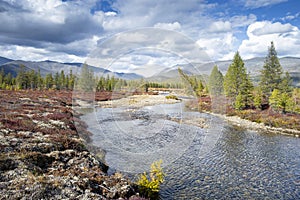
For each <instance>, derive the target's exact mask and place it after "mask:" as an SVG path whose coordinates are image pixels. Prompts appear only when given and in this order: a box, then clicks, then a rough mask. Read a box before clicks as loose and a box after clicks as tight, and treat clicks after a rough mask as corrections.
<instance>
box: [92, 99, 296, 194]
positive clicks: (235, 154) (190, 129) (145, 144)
mask: <svg viewBox="0 0 300 200" xmlns="http://www.w3.org/2000/svg"><path fill="white" fill-rule="evenodd" d="M174 106H175V107H174ZM176 106H178V105H167V106H165V108H164V106H160V107H155V106H153V107H147V109H142V112H140V111H138V112H136V113H134V114H133V116H127V114H126V113H125V114H126V116H127V117H128V118H126V117H125V118H124V115H125V114H124V112H123V111H121V110H118V109H116V110H114V111H113V114H114V115H111V112H112V110H109V109H107V110H101V114H100V113H97V114H100V115H99V116H98V117H97V118H98V121H97V120H95V121H94V122H93V121H92V120H91V117H89V118H88V125H89V128H90V130H91V132H92V133H93V140H94V143H95V144H97V142H99V141H101V142H99V144H100V145H101V146H100V147H102V148H104V149H105V150H106V151H107V152H108V155H107V159H108V161H109V165H110V166H118V167H121V168H122V167H124V166H126V165H127V166H128V168H130V167H131V166H130V165H144V166H145V169H148V167H149V165H150V163H151V162H150V161H149V162H148V163H147V162H146V161H147V160H145V158H144V157H145V156H144V155H149V157H151V153H152V152H154V154H159V153H161V155H159V156H163V160H164V163H166V162H168V163H167V166H164V171H165V173H166V175H167V176H166V180H165V182H164V183H163V184H162V186H161V191H160V198H161V199H300V190H299V188H300V170H299V169H300V152H299V149H300V140H299V138H293V137H286V136H281V135H274V134H264V133H260V134H258V133H256V132H254V131H248V130H243V129H241V128H237V127H233V126H231V125H228V124H224V123H225V122H223V123H222V122H221V121H220V119H218V118H216V117H213V116H210V115H208V114H200V113H196V112H195V113H188V112H185V111H182V113H181V112H178V109H179V108H178V107H176ZM162 108H164V109H163V110H162ZM99 112H100V111H99ZM184 115H188V116H189V117H205V118H206V119H207V120H209V121H210V122H211V124H210V125H211V126H210V127H209V128H208V129H201V128H199V127H195V126H192V125H183V124H178V123H177V122H175V121H170V120H169V119H170V118H178V119H180V118H181V117H184ZM132 117H133V118H134V119H132ZM124 119H125V120H124ZM130 120H131V121H130ZM132 120H133V121H134V120H136V121H134V124H132V123H133V122H132ZM160 120H161V121H160ZM129 121H130V123H131V124H128V122H129ZM115 122H117V123H119V126H118V125H113V124H114V123H115ZM99 125H100V126H101V128H100V129H99ZM120 127H121V128H123V129H124V127H125V129H127V130H130V131H125V132H126V133H124V131H123V132H122V131H120ZM155 127H156V129H155ZM157 127H160V128H157ZM135 130H138V131H136V132H134V131H135ZM140 132H142V134H141V133H140ZM153 132H155V133H153ZM174 133H175V134H174ZM191 133H192V137H190V138H189V136H190V134H191ZM130 134H131V135H130ZM207 135H208V136H210V137H206V136H207ZM186 138H188V139H189V140H185V139H186ZM185 141H186V143H184V142H185ZM215 141H217V143H215ZM189 142H190V143H189ZM182 143H183V144H182ZM182 148H184V149H182ZM157 149H160V150H162V151H161V152H159V151H157ZM167 151H168V153H170V157H171V156H174V154H178V155H176V156H177V157H176V156H175V157H172V159H168V157H169V154H167V153H166V152H167ZM141 152H142V154H141V156H142V157H140V159H134V160H132V156H133V157H135V156H137V154H138V153H141ZM143 153H145V154H144V155H143ZM148 153H149V154H148ZM156 156H158V155H156ZM120 158H123V159H120ZM153 158H157V157H155V156H154V157H153ZM128 160H129V161H130V162H128ZM150 160H151V159H150Z"/></svg>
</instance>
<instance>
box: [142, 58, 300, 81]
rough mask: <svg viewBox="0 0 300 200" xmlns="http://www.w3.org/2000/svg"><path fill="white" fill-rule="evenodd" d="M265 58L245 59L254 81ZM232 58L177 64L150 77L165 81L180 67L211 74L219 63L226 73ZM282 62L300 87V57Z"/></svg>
mask: <svg viewBox="0 0 300 200" xmlns="http://www.w3.org/2000/svg"><path fill="white" fill-rule="evenodd" d="M264 61H265V58H262V57H257V58H252V59H248V60H244V63H245V67H246V68H247V71H248V72H249V73H250V76H251V78H252V79H253V80H254V82H257V81H258V80H259V74H260V71H261V70H262V68H263V65H264ZM231 62H232V61H231V60H227V61H217V62H210V63H192V64H182V65H180V64H177V65H174V66H172V67H170V68H167V69H163V70H162V71H160V72H159V73H157V74H155V75H153V76H152V77H150V78H148V79H149V80H152V81H163V80H165V79H170V78H173V79H174V78H176V77H179V75H178V71H177V70H178V67H180V68H181V69H182V70H183V71H184V72H185V73H187V74H195V75H209V74H210V72H211V70H212V68H213V66H214V65H217V66H218V67H219V69H220V71H221V72H222V73H223V75H225V73H226V71H227V69H228V67H229V65H230V64H231ZM280 64H281V66H282V68H283V70H284V71H288V72H289V73H290V75H291V77H292V79H293V84H294V85H296V86H298V87H300V58H296V57H284V58H280Z"/></svg>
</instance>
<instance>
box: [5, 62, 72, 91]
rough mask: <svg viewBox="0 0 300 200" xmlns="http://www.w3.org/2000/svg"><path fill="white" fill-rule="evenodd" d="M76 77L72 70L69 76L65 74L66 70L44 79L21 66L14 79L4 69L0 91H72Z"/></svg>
mask: <svg viewBox="0 0 300 200" xmlns="http://www.w3.org/2000/svg"><path fill="white" fill-rule="evenodd" d="M75 78H76V77H75V76H74V75H73V73H72V70H70V72H69V74H67V75H66V74H65V72H64V70H61V72H60V73H59V72H57V73H55V74H54V75H52V74H47V75H46V76H45V77H43V76H42V75H41V73H40V70H38V72H36V71H34V70H29V71H26V70H25V66H24V65H21V66H20V69H19V70H18V72H17V76H16V77H13V76H12V74H11V73H7V74H5V73H4V70H3V68H2V70H1V72H0V89H7V90H20V89H22V90H26V89H32V90H35V89H38V90H43V89H57V90H72V89H73V87H74V83H75Z"/></svg>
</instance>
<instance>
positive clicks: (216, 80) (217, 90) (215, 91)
mask: <svg viewBox="0 0 300 200" xmlns="http://www.w3.org/2000/svg"><path fill="white" fill-rule="evenodd" d="M223 83H224V78H223V74H222V73H221V72H220V71H219V69H218V66H216V65H215V66H214V68H213V69H212V71H211V73H210V76H209V81H208V86H209V92H210V95H211V96H217V95H221V94H223V91H224V89H223Z"/></svg>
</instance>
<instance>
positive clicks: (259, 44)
mask: <svg viewBox="0 0 300 200" xmlns="http://www.w3.org/2000/svg"><path fill="white" fill-rule="evenodd" d="M247 35H248V39H247V40H243V41H242V44H241V45H240V47H239V51H240V53H241V55H242V56H243V58H245V59H246V58H252V57H256V56H262V55H266V54H267V47H268V46H270V42H271V41H273V42H274V44H275V47H276V50H277V52H278V55H279V56H289V55H293V56H300V53H299V44H300V31H299V29H298V28H297V27H295V26H292V25H291V24H281V23H279V22H276V23H272V22H269V21H263V22H255V23H253V24H251V25H250V26H249V27H248V30H247Z"/></svg>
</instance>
